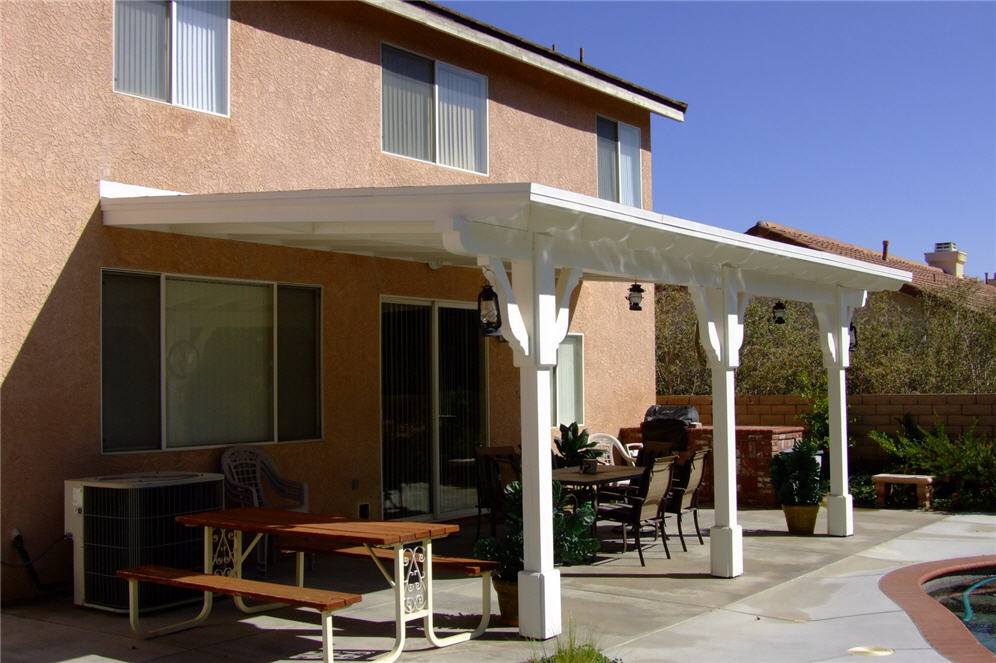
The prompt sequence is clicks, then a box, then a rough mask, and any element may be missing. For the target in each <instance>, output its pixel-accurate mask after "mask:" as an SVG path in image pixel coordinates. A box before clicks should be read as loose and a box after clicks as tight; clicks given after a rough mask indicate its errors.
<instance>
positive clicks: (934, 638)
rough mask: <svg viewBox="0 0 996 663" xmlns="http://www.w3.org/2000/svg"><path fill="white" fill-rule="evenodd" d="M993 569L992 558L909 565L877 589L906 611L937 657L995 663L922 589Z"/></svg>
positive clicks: (884, 578) (994, 560) (963, 662)
mask: <svg viewBox="0 0 996 663" xmlns="http://www.w3.org/2000/svg"><path fill="white" fill-rule="evenodd" d="M993 565H996V555H980V556H977V557H958V558H955V559H941V560H937V561H933V562H923V563H921V564H912V565H910V566H905V567H903V568H901V569H896V570H895V571H892V572H890V573H887V574H886V575H884V576H882V578H881V579H880V580H879V582H878V587H879V589H881V590H882V592H884V593H885V595H886V596H888V597H889V598H890V599H892V600H893V601H894V602H895V603H896V604H898V605H899V607H901V608H902V609H903V610H905V611H906V613H907V614H908V615H909V616H910V619H912V620H913V623H914V624H915V625H916V627H917V629H919V630H920V634H921V635H923V637H924V638H925V639H926V640H927V642H929V643H930V646H931V647H933V648H934V649H935V650H937V652H938V653H939V654H941V655H942V656H944V657H945V658H947V659H949V660H951V661H953V662H954V663H992V662H993V661H996V654H993V652H991V651H989V650H988V649H986V648H985V647H984V646H982V644H981V643H980V642H979V641H978V640H976V639H975V636H973V635H972V633H971V631H969V630H968V628H967V627H966V626H965V625H964V624H963V623H962V622H961V620H960V619H959V618H958V616H957V615H955V614H954V613H953V612H951V611H950V610H948V609H947V608H945V607H944V606H943V605H941V604H940V602H938V601H937V600H935V599H934V598H933V597H932V596H930V595H929V594H927V592H925V591H924V589H923V586H922V585H923V583H925V582H927V581H928V580H930V579H932V578H936V577H938V576H941V575H944V574H946V573H953V572H956V571H964V570H966V569H972V568H975V567H978V566H993Z"/></svg>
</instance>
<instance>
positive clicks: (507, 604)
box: [491, 578, 519, 626]
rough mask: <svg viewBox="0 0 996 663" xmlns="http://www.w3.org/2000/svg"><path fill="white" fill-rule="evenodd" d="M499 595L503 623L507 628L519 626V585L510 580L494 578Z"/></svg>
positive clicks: (493, 581) (492, 581)
mask: <svg viewBox="0 0 996 663" xmlns="http://www.w3.org/2000/svg"><path fill="white" fill-rule="evenodd" d="M491 584H492V585H494V587H495V591H496V592H497V593H498V612H500V613H501V623H502V624H504V625H505V626H518V625H519V583H517V582H514V581H509V580H499V579H498V578H492V579H491Z"/></svg>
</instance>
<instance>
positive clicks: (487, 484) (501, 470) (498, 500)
mask: <svg viewBox="0 0 996 663" xmlns="http://www.w3.org/2000/svg"><path fill="white" fill-rule="evenodd" d="M474 464H475V466H476V469H477V538H481V519H482V518H483V517H484V512H485V511H487V512H488V518H489V520H490V522H491V536H494V535H495V533H496V532H497V529H498V521H499V520H501V519H503V518H504V512H503V511H502V499H503V495H504V494H505V486H507V485H508V484H509V483H511V482H512V481H518V480H520V479H521V478H522V460H521V457H520V454H519V450H518V449H517V448H516V447H514V446H511V445H506V446H494V447H478V448H477V449H476V450H475V454H474Z"/></svg>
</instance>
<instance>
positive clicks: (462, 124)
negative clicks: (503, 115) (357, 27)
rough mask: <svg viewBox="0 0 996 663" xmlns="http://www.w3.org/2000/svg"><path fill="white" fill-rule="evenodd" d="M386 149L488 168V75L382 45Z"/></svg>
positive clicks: (423, 158) (476, 168)
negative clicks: (486, 76)
mask: <svg viewBox="0 0 996 663" xmlns="http://www.w3.org/2000/svg"><path fill="white" fill-rule="evenodd" d="M381 65H382V68H383V81H382V93H383V96H382V100H381V125H382V141H383V142H382V145H383V149H384V151H385V152H390V153H391V154H398V155H401V156H405V157H411V158H413V159H419V160H421V161H431V162H433V163H439V164H442V165H444V166H452V167H453V168H460V169H463V170H470V171H474V172H478V173H486V172H487V170H488V112H487V103H488V79H487V78H485V77H484V76H481V75H479V74H475V73H473V72H470V71H467V70H465V69H459V68H457V67H454V66H451V65H448V64H445V63H443V62H437V61H435V60H430V59H428V58H424V57H421V56H419V55H415V54H414V53H409V52H408V51H403V50H401V49H398V48H394V47H392V46H388V45H386V44H385V45H383V46H382V47H381Z"/></svg>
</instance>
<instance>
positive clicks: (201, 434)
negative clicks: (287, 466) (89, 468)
mask: <svg viewBox="0 0 996 663" xmlns="http://www.w3.org/2000/svg"><path fill="white" fill-rule="evenodd" d="M101 305H102V308H101V332H102V337H101V392H102V393H101V396H102V399H101V404H102V439H103V451H104V452H120V451H144V450H155V449H176V448H183V447H197V446H209V445H223V444H235V443H244V442H271V441H288V440H310V439H317V438H320V437H321V410H320V381H319V376H320V349H319V339H320V334H319V320H320V315H321V291H320V290H319V289H318V288H317V287H312V286H297V285H285V284H276V283H258V282H236V281H219V280H208V279H199V278H190V277H182V276H165V275H160V274H138V273H132V272H119V271H110V270H108V271H105V272H104V273H103V275H102V302H101Z"/></svg>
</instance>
